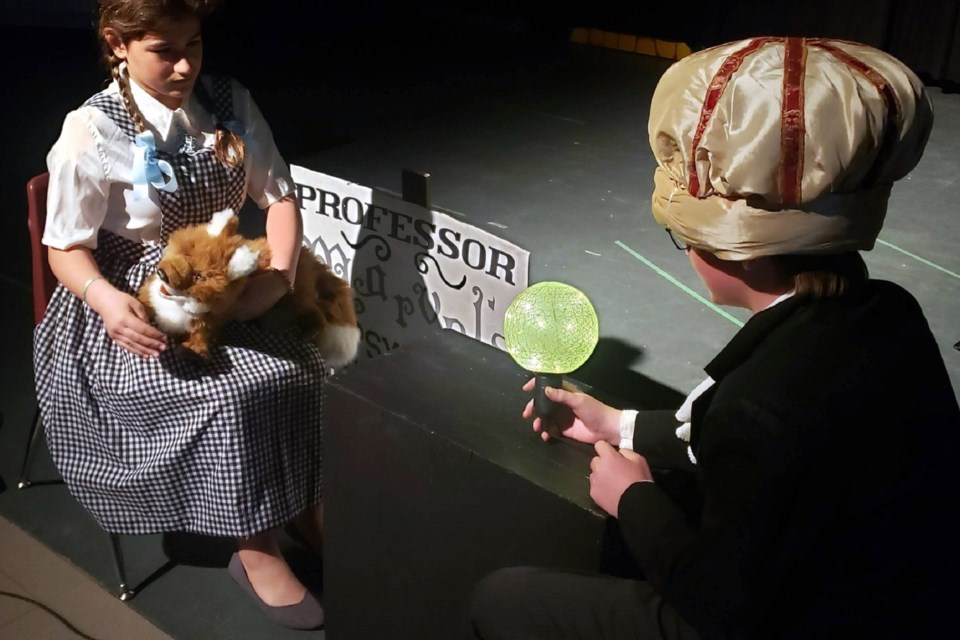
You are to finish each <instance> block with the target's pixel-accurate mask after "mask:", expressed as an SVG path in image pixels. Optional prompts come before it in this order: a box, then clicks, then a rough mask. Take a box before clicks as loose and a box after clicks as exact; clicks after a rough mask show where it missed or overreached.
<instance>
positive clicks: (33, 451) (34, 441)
mask: <svg viewBox="0 0 960 640" xmlns="http://www.w3.org/2000/svg"><path fill="white" fill-rule="evenodd" d="M42 433H43V420H42V419H41V418H40V407H39V406H38V407H37V410H36V411H34V412H33V427H32V428H31V429H30V438H29V439H28V440H27V452H26V454H24V456H23V466H21V467H20V482H19V483H17V487H19V488H20V489H26V488H27V487H29V486H30V467H32V466H33V459H34V458H35V457H36V456H37V445H38V444H39V443H40V434H42Z"/></svg>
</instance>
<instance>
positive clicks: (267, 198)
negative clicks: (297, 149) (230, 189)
mask: <svg viewBox="0 0 960 640" xmlns="http://www.w3.org/2000/svg"><path fill="white" fill-rule="evenodd" d="M233 94H234V101H233V103H234V105H235V108H236V115H237V116H238V117H239V119H240V121H241V122H242V123H243V124H244V127H245V129H246V132H245V134H244V136H243V141H244V152H245V155H244V169H245V170H246V172H247V194H248V195H249V196H250V198H251V199H253V201H254V202H256V203H257V206H258V207H260V208H261V209H266V208H267V207H269V206H270V205H272V204H273V203H274V202H277V201H278V200H281V199H283V198H285V197H286V196H288V195H290V194H291V193H293V192H294V190H295V189H296V185H294V182H293V179H292V178H291V177H290V167H289V166H288V165H287V163H286V161H284V159H283V157H282V156H281V155H280V151H279V150H278V149H277V145H276V143H275V142H274V140H273V132H271V131H270V125H269V124H267V121H266V120H265V119H264V117H263V114H262V113H261V112H260V109H259V108H258V107H257V105H256V103H255V102H254V101H253V97H252V96H251V95H250V92H249V91H247V89H246V88H245V87H243V86H242V85H240V84H239V83H238V82H236V81H234V82H233Z"/></svg>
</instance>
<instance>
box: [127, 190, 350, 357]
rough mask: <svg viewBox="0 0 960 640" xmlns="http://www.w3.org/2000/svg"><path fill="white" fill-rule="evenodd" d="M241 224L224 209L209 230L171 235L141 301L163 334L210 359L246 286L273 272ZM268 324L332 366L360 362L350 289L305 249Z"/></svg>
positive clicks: (265, 249) (259, 242)
mask: <svg viewBox="0 0 960 640" xmlns="http://www.w3.org/2000/svg"><path fill="white" fill-rule="evenodd" d="M238 224H239V221H238V219H237V217H236V216H235V215H234V213H233V211H232V210H230V209H227V210H225V211H221V212H219V213H216V214H214V216H213V218H212V219H211V221H210V222H209V223H208V224H201V225H193V226H188V227H184V228H182V229H178V230H177V231H175V232H173V233H172V234H170V238H169V240H168V243H167V246H166V248H165V249H164V252H163V256H162V257H161V259H160V262H159V264H158V265H157V270H156V272H155V273H154V274H152V275H151V276H150V277H149V278H147V280H146V281H145V282H144V283H143V286H142V287H141V288H140V292H139V295H138V298H139V299H140V301H141V302H142V303H143V304H144V306H146V308H147V312H148V313H149V314H150V317H151V318H152V319H153V320H154V321H155V322H156V324H157V326H158V327H159V328H160V330H161V331H163V332H164V333H167V334H169V335H172V336H177V337H180V336H185V337H184V339H183V342H182V346H183V347H184V348H186V349H188V350H189V351H192V352H194V353H196V354H197V355H199V356H203V357H206V356H208V355H209V353H210V349H211V346H212V345H213V344H214V343H215V341H216V337H217V333H218V331H219V329H220V327H222V326H223V324H224V323H226V322H227V321H229V320H231V319H232V318H233V307H234V304H235V303H236V301H237V298H238V297H239V296H240V294H241V292H242V291H243V288H244V286H245V284H246V280H247V279H248V278H249V277H251V276H253V275H256V274H258V273H262V272H265V271H269V270H270V249H269V246H268V245H267V240H266V238H257V239H254V240H248V239H246V238H244V237H243V236H241V235H240V234H239V233H238V232H237V227H238ZM267 316H268V317H267V318H265V319H264V324H265V325H267V326H269V327H273V328H276V327H277V326H278V325H283V326H286V325H290V324H292V325H293V326H294V327H295V328H296V329H298V330H299V331H300V332H302V333H303V335H304V336H306V337H308V339H310V340H312V341H314V342H315V343H316V344H317V345H318V346H319V347H320V351H321V353H322V354H323V355H324V358H325V360H326V361H327V362H328V363H329V364H331V365H333V366H341V365H344V364H346V363H348V362H350V361H352V360H353V359H354V358H355V357H356V355H357V346H358V343H359V340H360V330H359V328H358V327H357V317H356V314H355V312H354V308H353V292H352V290H351V289H350V286H349V285H348V284H347V283H346V282H344V281H343V280H341V279H340V278H338V277H337V276H335V275H334V274H333V273H332V272H331V271H330V269H329V267H327V265H325V264H323V263H322V262H320V261H319V260H318V259H317V257H316V256H315V255H313V253H312V252H311V251H310V250H309V249H307V248H306V247H301V249H300V259H299V261H298V263H297V274H296V278H294V287H293V290H292V291H291V292H290V294H288V295H286V296H284V297H283V298H282V299H281V300H280V302H278V303H277V304H276V305H275V306H274V308H273V309H272V310H271V311H270V312H268V314H267Z"/></svg>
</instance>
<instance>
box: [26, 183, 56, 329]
mask: <svg viewBox="0 0 960 640" xmlns="http://www.w3.org/2000/svg"><path fill="white" fill-rule="evenodd" d="M49 181H50V174H49V173H41V174H40V175H38V176H34V177H33V178H31V179H30V181H29V182H27V227H29V228H30V254H31V257H32V265H33V319H34V321H35V322H36V323H37V324H39V323H40V320H41V319H42V318H43V313H44V312H45V311H46V310H47V303H48V302H50V296H52V295H53V290H54V289H55V288H56V286H57V278H56V277H55V276H54V275H53V271H51V270H50V264H49V263H48V262H47V248H46V247H45V246H43V242H42V240H43V225H44V224H45V223H46V221H47V183H48V182H49Z"/></svg>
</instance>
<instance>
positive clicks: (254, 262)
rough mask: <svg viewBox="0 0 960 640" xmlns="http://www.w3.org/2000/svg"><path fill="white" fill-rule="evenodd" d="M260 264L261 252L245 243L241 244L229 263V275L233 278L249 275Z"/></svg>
mask: <svg viewBox="0 0 960 640" xmlns="http://www.w3.org/2000/svg"><path fill="white" fill-rule="evenodd" d="M258 266H260V252H259V251H255V250H253V249H251V248H250V247H248V246H247V245H245V244H242V245H240V246H239V247H238V248H237V250H236V251H234V252H233V255H232V256H230V262H229V263H228V264H227V277H228V278H230V279H231V280H236V279H237V278H242V277H243V276H248V275H250V274H251V273H253V272H254V271H256V270H257V267H258Z"/></svg>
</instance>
